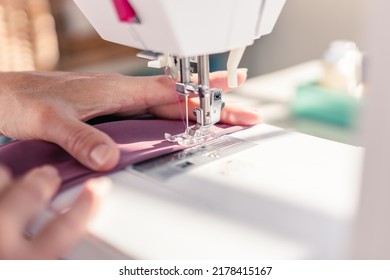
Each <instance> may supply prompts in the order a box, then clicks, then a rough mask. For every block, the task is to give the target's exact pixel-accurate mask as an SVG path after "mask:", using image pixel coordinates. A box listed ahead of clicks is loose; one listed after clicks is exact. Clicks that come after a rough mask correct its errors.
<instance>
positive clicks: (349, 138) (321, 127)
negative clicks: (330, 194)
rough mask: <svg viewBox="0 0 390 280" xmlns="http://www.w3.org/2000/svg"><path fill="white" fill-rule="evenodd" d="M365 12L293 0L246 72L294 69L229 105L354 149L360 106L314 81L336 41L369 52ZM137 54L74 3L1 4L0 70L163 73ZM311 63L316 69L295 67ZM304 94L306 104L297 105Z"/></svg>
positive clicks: (346, 4)
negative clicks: (110, 38)
mask: <svg viewBox="0 0 390 280" xmlns="http://www.w3.org/2000/svg"><path fill="white" fill-rule="evenodd" d="M361 12H362V11H360V10H359V6H358V5H356V2H355V1H354V0H343V1H336V0H317V1H311V0H287V3H286V6H285V7H284V9H283V11H282V14H281V15H280V17H279V20H278V22H277V24H276V27H275V29H274V31H273V32H272V33H271V34H269V35H267V36H264V37H263V38H261V39H260V40H257V41H256V42H255V43H254V45H252V46H250V47H248V48H247V50H246V52H245V54H244V57H243V60H242V61H241V64H240V67H244V68H248V69H249V72H248V76H249V77H258V76H259V75H264V74H268V73H271V72H275V71H278V70H282V69H286V68H288V69H290V67H292V69H291V71H290V72H281V73H280V75H276V76H275V75H274V76H272V75H271V76H267V75H265V78H264V77H263V78H261V79H260V80H256V78H254V79H255V81H254V82H251V83H248V84H247V85H246V86H245V87H243V88H242V89H239V90H238V91H237V94H236V96H237V98H236V99H234V98H231V100H230V101H231V102H239V103H244V104H246V105H250V106H253V107H256V108H258V109H260V110H261V111H262V112H263V115H264V120H265V121H266V122H268V123H271V124H275V125H278V126H281V127H285V128H289V129H295V130H298V131H302V132H305V133H309V134H313V135H316V136H320V137H324V138H328V139H331V140H336V141H341V142H345V143H352V144H355V143H356V141H355V137H354V133H353V132H354V123H355V122H354V119H355V115H354V110H355V109H356V108H355V107H357V105H356V104H355V103H356V102H355V100H352V101H351V100H348V98H349V97H348V98H347V100H345V98H344V97H345V96H346V95H340V94H339V95H337V98H336V99H335V98H333V96H334V95H332V94H331V95H329V94H328V93H329V92H328V91H326V92H325V94H324V91H323V88H320V89H318V88H315V89H313V88H312V87H311V83H313V82H316V83H317V82H318V81H319V80H320V79H321V77H320V76H321V75H323V73H322V72H321V71H322V70H321V71H319V68H320V67H322V66H320V65H319V63H320V62H319V61H318V60H320V59H322V58H323V57H324V54H325V52H326V50H327V49H328V48H329V46H330V44H331V42H332V41H335V40H343V41H353V42H355V43H356V44H357V46H358V47H359V48H360V49H361V50H363V51H364V48H365V46H364V45H363V42H362V40H361V22H360V19H361V16H360V14H361ZM156 36H162V35H161V34H159V33H156ZM161 39H162V40H163V39H164V38H163V37H162V38H161ZM136 53H137V50H135V49H132V48H129V47H125V46H120V45H116V44H113V43H110V42H106V41H104V40H102V39H101V38H100V37H99V36H98V34H97V33H96V32H95V30H94V29H93V28H92V27H91V25H90V24H89V23H88V21H87V20H86V19H85V18H84V16H83V15H82V14H81V12H80V11H79V9H78V8H77V7H76V5H75V4H74V2H73V1H71V0H0V69H1V71H21V70H61V71H98V72H120V73H122V74H127V75H149V74H159V73H161V72H160V71H159V70H156V69H148V68H147V67H146V61H144V60H142V59H139V58H136V56H135V55H136ZM226 58H227V56H226V54H220V55H216V56H214V57H213V58H212V62H211V68H212V70H219V69H225V65H226ZM314 61H317V62H316V63H314ZM307 62H313V63H314V64H313V63H312V64H305V66H304V67H303V68H302V67H301V68H299V67H298V68H296V67H297V65H301V64H302V63H307ZM319 72H321V74H320V73H319ZM277 73H279V72H277ZM305 73H306V74H305ZM307 73H309V74H307ZM298 76H299V78H298V79H292V77H298ZM303 76H304V77H303ZM267 77H268V78H267ZM283 85H289V87H288V88H287V87H283ZM302 86H303V93H302V91H301V90H300V89H302ZM307 86H309V87H307ZM337 90H338V91H340V89H337ZM307 92H310V96H311V97H313V95H312V93H313V92H316V95H315V97H316V98H314V99H313V98H311V97H310V98H309V101H308V99H307V96H308V94H307ZM318 92H321V95H320V94H318ZM298 95H299V96H301V97H302V96H304V98H300V99H297V98H296V97H297V96H298ZM319 96H321V97H320V98H317V97H319ZM340 96H342V97H343V98H341V99H342V100H341V101H340V100H339V99H340V98H339V97H340ZM329 97H330V98H329ZM329 99H330V102H329ZM302 100H303V102H302ZM296 101H298V102H296ZM318 101H319V102H320V103H321V106H320V107H321V108H318V107H319V105H318V104H319V102H318ZM307 104H309V109H308V108H307ZM340 104H341V105H340ZM351 104H352V105H351ZM316 106H317V107H316ZM330 108H331V110H329V109H330ZM334 108H336V109H334ZM352 111H353V112H352ZM313 112H314V113H313ZM318 112H320V114H318ZM351 112H352V113H351ZM313 121H315V123H314V125H312V124H313Z"/></svg>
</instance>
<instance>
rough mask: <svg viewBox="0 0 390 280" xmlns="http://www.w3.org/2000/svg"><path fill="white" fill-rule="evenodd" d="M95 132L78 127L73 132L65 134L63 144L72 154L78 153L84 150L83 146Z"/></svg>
mask: <svg viewBox="0 0 390 280" xmlns="http://www.w3.org/2000/svg"><path fill="white" fill-rule="evenodd" d="M94 134H95V132H94V131H92V130H91V129H87V128H80V129H77V130H75V131H73V133H70V134H68V135H67V136H66V139H65V146H66V147H67V149H68V150H69V152H71V153H73V154H77V153H80V151H85V147H86V145H87V144H88V142H89V141H91V139H93V137H94Z"/></svg>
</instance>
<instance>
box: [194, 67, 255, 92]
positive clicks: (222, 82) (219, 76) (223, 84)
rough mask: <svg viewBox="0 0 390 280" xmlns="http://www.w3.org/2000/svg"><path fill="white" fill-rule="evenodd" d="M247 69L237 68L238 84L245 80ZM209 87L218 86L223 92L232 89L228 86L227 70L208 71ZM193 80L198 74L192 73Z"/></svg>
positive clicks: (196, 78)
mask: <svg viewBox="0 0 390 280" xmlns="http://www.w3.org/2000/svg"><path fill="white" fill-rule="evenodd" d="M247 73H248V70H247V69H245V68H241V69H238V71H237V82H238V86H240V85H241V84H242V83H244V82H245V80H246V78H247ZM209 78H210V87H212V88H219V89H221V90H222V91H223V92H228V91H230V90H232V89H231V88H229V86H228V79H227V72H226V71H215V72H211V73H210V76H209ZM194 80H195V82H197V80H198V76H197V75H194Z"/></svg>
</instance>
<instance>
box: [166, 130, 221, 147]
mask: <svg viewBox="0 0 390 280" xmlns="http://www.w3.org/2000/svg"><path fill="white" fill-rule="evenodd" d="M194 127H195V128H194ZM194 127H189V128H187V129H186V130H185V132H183V133H180V134H177V135H171V134H169V133H165V139H166V140H168V141H169V142H174V143H178V144H179V145H181V146H193V145H197V144H202V143H204V142H206V141H210V140H213V139H216V138H217V137H218V135H217V134H216V133H214V132H212V131H210V130H209V129H208V128H196V126H194Z"/></svg>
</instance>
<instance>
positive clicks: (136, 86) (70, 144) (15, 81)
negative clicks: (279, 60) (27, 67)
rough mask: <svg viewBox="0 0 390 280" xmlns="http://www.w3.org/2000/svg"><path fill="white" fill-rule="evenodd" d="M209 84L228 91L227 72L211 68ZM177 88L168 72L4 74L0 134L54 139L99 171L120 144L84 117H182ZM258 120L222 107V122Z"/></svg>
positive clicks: (106, 166) (0, 82) (254, 115)
mask: <svg viewBox="0 0 390 280" xmlns="http://www.w3.org/2000/svg"><path fill="white" fill-rule="evenodd" d="M245 79H246V72H245V71H241V72H239V77H238V80H239V83H242V82H243V81H244V80H245ZM210 86H211V87H215V88H220V89H222V90H223V91H226V90H228V88H227V78H226V72H215V73H211V75H210ZM175 88H176V87H175V81H174V80H172V79H171V78H169V77H168V76H152V77H128V76H122V75H118V74H93V73H88V74H85V73H64V72H16V73H1V74H0V134H4V135H7V136H9V137H11V138H15V139H42V140H46V141H49V142H53V143H56V144H58V145H60V146H61V147H62V148H64V149H65V150H66V151H68V152H69V153H70V154H71V155H72V156H73V157H75V158H76V159H77V160H78V161H80V162H81V163H82V164H84V165H85V166H87V167H89V168H91V169H93V170H98V171H104V170H109V169H111V168H113V167H114V166H115V165H116V164H117V162H118V160H119V150H118V148H117V146H116V144H115V143H114V142H113V140H112V139H111V138H110V137H109V136H107V135H106V134H104V133H103V132H101V131H99V130H97V129H95V128H93V127H92V126H89V125H87V124H85V123H84V121H87V120H89V119H91V118H93V117H96V116H101V115H108V114H118V115H127V116H130V115H138V114H143V113H152V114H154V115H156V116H157V117H161V118H169V119H180V118H181V117H182V116H181V113H180V110H179V105H178V103H179V97H178V94H177V93H176V90H175ZM197 100H198V98H197V97H192V98H190V103H189V104H190V112H191V110H192V109H193V108H194V107H196V106H197ZM180 102H182V101H180ZM190 115H191V117H193V116H192V114H190ZM259 121H260V118H259V115H258V113H256V112H254V111H251V110H245V109H243V108H240V107H234V106H229V105H227V106H226V107H225V108H224V109H223V110H222V115H221V122H224V123H228V124H232V125H252V124H255V123H257V122H259Z"/></svg>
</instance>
